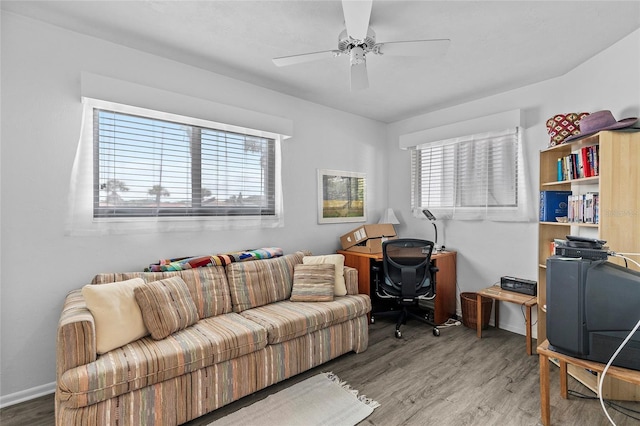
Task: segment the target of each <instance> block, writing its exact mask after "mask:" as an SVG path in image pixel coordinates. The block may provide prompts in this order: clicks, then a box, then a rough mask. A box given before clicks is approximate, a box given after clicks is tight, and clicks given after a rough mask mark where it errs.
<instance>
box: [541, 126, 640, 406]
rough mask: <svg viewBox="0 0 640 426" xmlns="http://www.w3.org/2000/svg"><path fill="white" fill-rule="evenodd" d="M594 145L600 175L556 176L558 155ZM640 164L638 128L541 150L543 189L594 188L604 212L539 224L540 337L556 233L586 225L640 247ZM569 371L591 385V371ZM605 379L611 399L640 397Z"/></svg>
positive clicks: (618, 245)
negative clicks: (588, 219) (586, 219)
mask: <svg viewBox="0 0 640 426" xmlns="http://www.w3.org/2000/svg"><path fill="white" fill-rule="evenodd" d="M592 145H599V154H598V157H599V176H595V177H588V178H583V179H574V180H569V181H558V180H557V170H558V169H557V167H558V165H557V161H558V158H561V157H564V156H567V155H569V154H571V153H572V152H576V151H578V150H580V149H581V148H583V147H586V146H592ZM639 164H640V132H629V131H617V132H611V131H603V132H599V133H597V134H595V135H593V136H589V137H585V138H582V139H578V140H576V141H574V142H570V143H567V144H561V145H557V146H554V147H551V148H549V149H545V150H542V151H541V152H540V191H545V190H546V191H549V190H553V191H573V192H574V194H582V193H586V192H588V191H593V190H594V188H595V191H597V192H598V194H599V212H600V214H599V223H598V224H586V223H559V222H539V224H538V330H537V331H538V342H543V341H545V340H546V339H547V315H546V300H547V285H546V278H547V277H546V259H547V258H548V257H549V256H550V254H551V250H550V242H552V241H553V240H554V239H556V238H557V239H565V237H566V236H567V235H580V232H581V231H584V232H586V233H589V234H588V235H586V236H589V237H597V238H599V239H602V240H605V241H607V246H609V248H610V250H613V251H615V252H618V253H639V252H640V170H639V167H638V165H639ZM585 188H586V189H585ZM596 233H597V234H596ZM635 260H638V259H637V258H636V259H635ZM609 261H611V262H615V263H618V264H621V265H623V264H624V261H623V260H622V259H619V258H613V257H609ZM629 267H632V268H634V269H639V270H640V268H638V267H637V266H635V265H633V263H632V262H629ZM569 373H570V374H571V375H572V376H573V377H575V378H576V379H577V380H579V381H580V382H582V383H583V384H585V385H586V386H587V387H590V388H593V383H592V381H593V380H592V375H591V374H590V373H587V372H585V371H583V370H580V369H575V370H573V371H572V370H570V371H569ZM605 379H607V378H605ZM612 380H614V381H616V380H615V379H612ZM605 382H606V380H605ZM605 385H606V387H607V389H608V391H607V393H608V396H609V397H610V398H612V399H633V400H637V399H638V395H640V392H638V391H637V389H629V388H628V387H625V386H618V385H617V384H616V383H610V384H606V383H605Z"/></svg>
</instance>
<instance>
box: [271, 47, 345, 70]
mask: <svg viewBox="0 0 640 426" xmlns="http://www.w3.org/2000/svg"><path fill="white" fill-rule="evenodd" d="M341 53H342V52H340V51H339V50H324V51H322V52H312V53H302V54H300V55H291V56H281V57H279V58H273V59H272V61H273V63H274V64H275V65H276V66H278V67H286V66H288V65H296V64H302V63H305V62H311V61H318V60H320V59H327V58H331V57H336V56H338V55H340V54H341Z"/></svg>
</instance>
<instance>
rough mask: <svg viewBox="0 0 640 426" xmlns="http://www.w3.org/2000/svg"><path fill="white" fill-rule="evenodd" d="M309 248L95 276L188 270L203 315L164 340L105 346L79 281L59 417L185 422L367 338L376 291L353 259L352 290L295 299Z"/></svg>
mask: <svg viewBox="0 0 640 426" xmlns="http://www.w3.org/2000/svg"><path fill="white" fill-rule="evenodd" d="M309 254H310V253H306V252H296V253H292V254H288V255H284V256H281V257H276V258H272V259H262V260H252V261H249V262H242V263H232V264H229V265H227V266H226V267H225V266H210V267H202V268H195V269H187V270H182V271H172V272H131V273H103V274H99V275H97V276H96V277H95V278H94V279H93V281H92V284H96V285H109V283H115V282H121V281H125V280H130V279H133V278H142V280H144V281H145V282H146V283H151V282H156V281H158V280H164V279H167V278H169V277H175V276H179V277H181V278H182V280H184V283H185V284H186V286H187V287H188V291H189V293H190V296H191V298H192V299H193V301H194V304H195V307H196V309H197V314H198V319H197V322H196V323H195V324H193V325H191V326H189V327H187V328H184V329H182V330H180V331H177V332H175V333H173V334H170V335H169V336H168V337H166V338H163V339H162V340H156V339H154V338H152V337H151V336H146V337H142V338H140V339H138V340H135V341H133V342H131V343H128V344H125V345H124V346H122V347H118V348H116V349H113V350H110V351H108V352H106V353H103V354H98V353H97V349H96V329H95V321H94V317H93V316H92V314H91V311H90V310H89V309H88V307H87V303H86V301H85V299H84V297H83V295H82V292H81V290H80V289H78V290H74V291H72V292H71V293H69V294H68V296H67V297H66V299H65V302H64V306H63V310H62V314H61V317H60V321H59V324H58V332H57V387H56V395H55V411H56V424H57V425H60V426H62V425H64V426H68V425H82V426H87V425H177V424H182V423H185V422H187V421H189V420H192V419H194V418H197V417H199V416H202V415H203V414H206V413H208V412H211V411H213V410H215V409H217V408H219V407H221V406H224V405H226V404H229V403H231V402H233V401H235V400H238V399H240V398H242V397H244V396H246V395H249V394H251V393H253V392H256V391H258V390H260V389H263V388H265V387H268V386H270V385H272V384H274V383H277V382H279V381H282V380H284V379H287V378H289V377H291V376H294V375H296V374H298V373H301V372H303V371H305V370H308V369H310V368H313V367H315V366H317V365H320V364H322V363H324V362H326V361H328V360H331V359H333V358H336V357H338V356H340V355H342V354H345V353H347V352H351V351H354V352H356V353H359V352H362V351H364V350H365V349H366V348H367V345H368V321H367V313H368V312H369V311H370V310H371V302H370V299H369V297H368V296H366V295H361V294H358V285H357V281H358V280H357V270H355V269H353V268H349V267H345V268H344V278H345V282H346V288H347V295H345V296H336V297H335V298H334V300H333V301H328V302H292V301H290V300H289V298H290V296H291V291H292V283H293V277H294V269H295V265H296V264H301V263H302V261H303V257H304V256H305V255H309Z"/></svg>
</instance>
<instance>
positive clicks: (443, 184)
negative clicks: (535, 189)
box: [411, 128, 526, 220]
mask: <svg viewBox="0 0 640 426" xmlns="http://www.w3.org/2000/svg"><path fill="white" fill-rule="evenodd" d="M411 166H412V167H411V186H412V198H411V205H412V209H413V210H414V211H415V212H420V211H421V210H422V209H423V208H428V209H429V210H431V211H432V212H434V214H436V216H438V217H439V218H453V219H495V220H522V219H523V215H520V214H517V213H519V212H522V211H523V209H526V206H525V204H526V203H525V202H524V200H525V199H526V197H525V189H524V188H525V187H524V182H523V177H524V174H523V173H522V166H523V161H522V149H521V142H520V131H519V128H515V129H511V130H507V131H503V132H491V133H485V134H481V135H473V136H468V137H460V138H454V139H448V140H444V141H437V142H430V143H425V144H422V145H419V146H417V147H415V148H413V149H412V151H411ZM514 214H515V215H514ZM524 216H526V213H525V214H524Z"/></svg>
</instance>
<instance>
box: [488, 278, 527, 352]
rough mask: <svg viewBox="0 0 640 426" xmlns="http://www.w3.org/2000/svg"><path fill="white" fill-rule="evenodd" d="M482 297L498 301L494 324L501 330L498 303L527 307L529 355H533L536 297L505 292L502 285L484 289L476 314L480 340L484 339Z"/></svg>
mask: <svg viewBox="0 0 640 426" xmlns="http://www.w3.org/2000/svg"><path fill="white" fill-rule="evenodd" d="M482 296H484V297H488V298H490V299H493V300H495V301H496V303H495V308H494V312H495V319H494V322H495V327H496V328H499V327H498V321H499V319H500V308H499V305H498V301H502V302H511V303H516V304H518V305H523V306H524V307H525V327H526V333H527V355H531V353H532V347H533V336H532V333H531V307H532V306H535V305H537V304H538V298H537V297H536V296H530V295H528V294H522V293H516V292H515V291H509V290H503V289H502V288H501V287H500V285H492V286H491V287H487V288H483V289H482V290H480V291H479V292H478V293H477V305H476V313H477V315H478V317H477V323H476V324H477V334H478V338H481V337H482Z"/></svg>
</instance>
